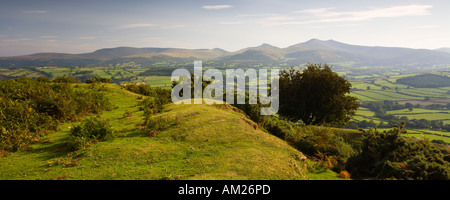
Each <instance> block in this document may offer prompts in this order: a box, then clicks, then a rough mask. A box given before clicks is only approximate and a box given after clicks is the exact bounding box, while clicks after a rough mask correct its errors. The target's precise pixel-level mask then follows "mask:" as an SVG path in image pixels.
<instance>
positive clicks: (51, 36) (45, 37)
mask: <svg viewBox="0 0 450 200" xmlns="http://www.w3.org/2000/svg"><path fill="white" fill-rule="evenodd" d="M56 37H57V36H54V35H43V36H40V38H44V39H49V38H56Z"/></svg>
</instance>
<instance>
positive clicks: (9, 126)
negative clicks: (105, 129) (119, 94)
mask: <svg viewBox="0 0 450 200" xmlns="http://www.w3.org/2000/svg"><path fill="white" fill-rule="evenodd" d="M55 80H57V81H53V82H49V81H43V80H33V79H31V78H18V79H11V80H4V81H0V119H1V120H0V125H1V127H2V128H1V130H0V131H1V132H0V136H1V137H0V139H1V140H0V149H2V150H7V151H17V150H19V149H23V148H26V147H27V146H28V145H29V144H31V143H32V142H35V141H38V140H39V138H40V137H41V136H43V135H44V134H47V133H49V132H51V131H54V130H56V128H57V125H58V123H59V122H64V121H73V120H77V119H79V118H81V117H83V116H86V115H90V114H99V113H101V112H102V111H103V110H108V109H111V108H112V106H111V104H110V103H109V100H108V99H107V98H106V97H105V95H104V94H103V93H101V92H98V91H94V90H88V89H85V88H81V87H78V88H73V87H71V85H70V84H68V83H67V82H71V81H70V80H72V79H70V78H67V77H65V78H61V79H55Z"/></svg>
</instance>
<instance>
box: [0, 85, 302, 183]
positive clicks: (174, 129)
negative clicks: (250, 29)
mask: <svg viewBox="0 0 450 200" xmlns="http://www.w3.org/2000/svg"><path fill="white" fill-rule="evenodd" d="M80 87H87V85H84V84H83V85H81V86H80ZM103 90H106V92H107V93H108V94H109V96H110V98H111V102H112V103H113V104H115V105H116V106H117V109H114V110H112V111H108V112H104V113H103V114H102V115H101V116H102V117H103V118H107V119H109V122H110V124H111V127H112V129H114V130H115V131H116V134H117V136H116V137H115V138H114V139H113V140H109V141H103V142H99V143H96V144H93V145H91V146H89V147H87V148H86V149H83V150H80V151H78V152H70V151H68V150H67V149H66V148H65V145H64V143H65V141H66V140H67V138H68V137H69V135H70V127H73V126H74V125H75V124H77V123H80V122H75V123H65V124H61V125H60V129H61V130H60V131H58V132H55V133H53V134H51V135H49V136H46V138H44V140H43V142H40V143H37V144H34V145H32V146H31V147H30V149H29V150H26V151H19V152H15V153H13V154H11V155H9V156H6V157H2V158H0V179H43V180H47V179H106V180H109V179H158V180H159V179H309V177H308V175H307V170H306V161H304V160H302V158H304V157H303V154H302V153H301V152H299V151H297V150H295V149H294V148H292V147H291V146H289V145H288V144H287V143H286V142H284V141H282V140H280V139H278V138H276V137H275V136H272V135H270V134H268V133H265V132H263V131H261V130H259V129H258V128H256V125H255V124H254V123H253V122H252V121H250V120H249V119H248V118H246V117H245V115H244V114H242V113H239V112H237V111H236V110H233V109H232V108H231V107H230V106H214V105H174V104H170V105H167V106H166V107H165V111H164V112H163V113H160V114H155V117H158V116H163V117H169V118H176V119H177V121H178V123H177V124H174V125H172V126H170V127H168V128H167V129H166V130H163V131H161V132H160V133H158V134H157V135H156V136H154V137H150V136H148V135H146V134H143V133H142V131H140V130H139V126H138V124H139V123H142V121H143V119H144V118H143V111H139V105H138V101H139V100H138V98H137V97H138V96H139V95H136V94H134V93H130V92H127V91H125V90H123V89H120V87H119V86H115V85H106V86H105V87H104V89H103Z"/></svg>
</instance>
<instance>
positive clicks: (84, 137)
mask: <svg viewBox="0 0 450 200" xmlns="http://www.w3.org/2000/svg"><path fill="white" fill-rule="evenodd" d="M70 134H71V137H70V139H69V142H68V144H69V146H70V147H72V148H73V149H75V150H78V149H82V148H84V147H86V146H88V145H89V144H91V143H95V142H97V141H102V140H108V139H112V138H113V137H114V131H113V130H112V129H111V126H110V125H109V123H108V121H107V120H106V119H102V118H101V117H99V116H96V117H90V118H88V119H87V120H86V121H84V122H83V123H82V124H81V125H78V126H75V127H73V128H72V130H71V131H70Z"/></svg>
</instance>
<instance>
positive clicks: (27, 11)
mask: <svg viewBox="0 0 450 200" xmlns="http://www.w3.org/2000/svg"><path fill="white" fill-rule="evenodd" d="M22 13H25V14H44V13H48V11H46V10H22Z"/></svg>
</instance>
